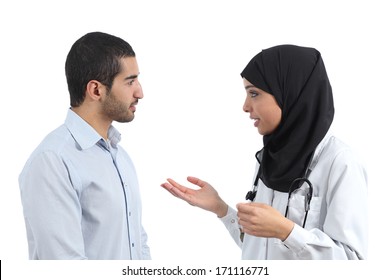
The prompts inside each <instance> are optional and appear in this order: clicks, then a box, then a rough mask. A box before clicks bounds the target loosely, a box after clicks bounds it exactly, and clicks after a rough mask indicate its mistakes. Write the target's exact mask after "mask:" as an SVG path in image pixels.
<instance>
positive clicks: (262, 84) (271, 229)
mask: <svg viewBox="0 0 390 280" xmlns="http://www.w3.org/2000/svg"><path fill="white" fill-rule="evenodd" d="M241 76H242V78H243V82H244V87H245V90H246V99H245V103H244V107H243V109H244V111H245V112H247V113H249V114H250V118H251V119H253V120H254V126H255V127H257V129H258V131H259V133H260V134H261V135H263V143H264V146H263V149H262V150H260V151H259V152H257V153H256V158H257V161H258V164H257V166H256V176H255V182H254V186H253V189H252V190H251V191H250V192H249V193H248V195H247V199H249V200H252V202H248V203H239V204H237V211H236V210H234V209H233V208H232V207H230V206H228V205H227V204H226V203H225V202H224V201H223V200H222V199H221V198H220V197H219V195H218V193H217V192H216V191H215V189H214V188H213V187H212V186H211V185H210V184H208V183H207V182H205V181H202V180H200V179H198V178H195V177H188V181H189V182H190V183H193V184H195V185H197V186H199V187H200V189H197V190H195V189H191V188H187V187H185V186H183V185H180V184H178V183H177V182H175V181H174V180H172V179H168V180H167V181H168V182H166V183H163V184H162V185H161V186H162V187H164V188H165V189H167V190H168V191H169V192H170V193H172V194H173V195H175V196H177V197H179V198H181V199H183V200H185V201H187V202H188V203H190V204H191V205H194V206H198V207H200V208H203V209H205V210H208V211H211V212H213V213H215V214H217V216H218V217H219V218H220V219H221V221H222V222H223V223H224V224H225V226H226V228H227V229H228V230H229V232H230V234H231V236H232V237H233V239H234V240H235V242H236V243H237V244H238V245H239V246H240V247H241V248H242V258H243V259H364V258H366V257H367V233H368V225H367V220H368V217H367V178H366V172H365V169H364V167H363V166H362V165H361V163H360V162H359V161H358V159H357V158H356V157H355V155H354V154H353V151H351V149H350V148H349V147H348V146H347V145H345V144H344V143H342V142H341V141H340V140H338V139H337V138H335V137H334V136H332V135H331V133H330V132H329V128H330V126H331V123H332V120H333V115H334V107H333V96H332V89H331V86H330V83H329V80H328V77H327V74H326V70H325V66H324V63H323V61H322V58H321V54H320V53H319V52H318V51H317V50H315V49H313V48H306V47H298V46H293V45H281V46H276V47H272V48H269V49H265V50H263V51H262V52H260V53H259V54H257V55H256V56H255V57H254V58H253V59H252V60H251V61H250V62H249V63H248V65H247V66H246V67H245V69H244V70H243V71H242V73H241Z"/></svg>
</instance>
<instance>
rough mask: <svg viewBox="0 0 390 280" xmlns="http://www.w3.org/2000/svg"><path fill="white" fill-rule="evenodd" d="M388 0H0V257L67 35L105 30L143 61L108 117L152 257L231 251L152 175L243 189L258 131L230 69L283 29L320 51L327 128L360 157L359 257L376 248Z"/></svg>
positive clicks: (179, 258)
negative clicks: (364, 186)
mask: <svg viewBox="0 0 390 280" xmlns="http://www.w3.org/2000/svg"><path fill="white" fill-rule="evenodd" d="M385 2H386V1H379V0H370V1H356V0H355V1H281V0H275V1H269V0H266V1H265V0H264V1H263V0H258V1H250V0H241V1H229V0H225V1H222V0H219V1H211V0H210V1H200V0H198V1H174V0H164V1H147V0H144V1H130V0H128V1H119V0H111V1H100V0H94V1H73V0H72V1H43V0H36V1H28V0H22V1H12V2H11V1H2V3H1V4H0V30H1V33H0V34H1V43H0V47H1V52H0V70H1V72H0V81H1V84H0V85H1V96H2V97H1V100H2V104H1V105H2V106H1V110H0V114H1V116H0V121H1V138H0V141H1V143H0V144H1V146H0V147H1V149H2V153H1V157H0V161H1V165H0V167H1V173H0V174H1V182H2V183H1V186H0V190H1V195H0V207H1V212H0V215H1V216H0V217H1V220H0V221H1V231H0V234H1V236H0V259H2V260H3V261H8V263H10V265H11V267H12V268H14V267H17V265H14V266H13V265H12V264H19V263H22V264H25V260H26V259H27V258H28V252H27V242H26V234H25V226H24V221H23V215H22V206H21V203H20V195H19V188H18V182H17V178H18V175H19V173H20V171H21V169H22V167H23V165H24V163H25V161H26V160H27V158H28V156H29V155H30V153H31V152H32V150H33V149H34V148H35V147H36V146H37V145H38V143H39V142H40V141H41V140H42V138H43V137H44V136H45V135H46V134H47V133H48V132H50V131H51V130H53V129H55V128H56V127H57V126H59V125H60V124H62V123H63V121H64V119H65V116H66V112H67V109H68V107H69V95H68V92H67V85H66V80H65V74H64V63H65V59H66V55H67V53H68V51H69V49H70V47H71V45H72V44H73V43H74V41H75V40H77V39H78V38H79V37H81V36H82V35H84V34H85V33H87V32H91V31H103V32H108V33H111V34H113V35H116V36H119V37H121V38H123V39H125V40H127V41H128V42H129V43H130V44H131V45H132V47H133V48H134V50H135V52H136V55H137V60H138V64H139V67H140V71H141V75H140V81H141V83H142V86H143V89H144V94H145V97H144V99H143V100H141V101H140V102H139V106H138V109H137V112H136V118H135V120H134V121H133V122H132V123H129V124H114V125H115V126H116V127H117V128H118V129H119V130H120V131H121V133H122V142H121V143H122V146H124V147H125V149H126V150H127V151H128V152H129V154H130V155H131V157H132V158H133V161H134V162H135V165H136V168H137V171H138V176H139V181H140V186H141V192H142V198H143V211H144V212H143V213H144V221H143V223H144V226H145V228H146V230H147V232H148V234H149V245H150V247H151V253H152V257H153V259H154V263H158V262H165V261H169V262H172V263H180V262H200V263H209V264H210V263H213V262H224V261H226V262H238V261H239V260H240V251H239V249H238V247H237V246H236V245H235V244H234V242H233V241H232V240H231V238H230V236H229V234H228V232H227V231H226V230H225V228H224V226H223V225H222V223H220V222H219V221H218V220H217V219H216V217H215V216H214V215H213V214H211V213H207V212H204V211H202V210H200V209H196V208H193V207H190V206H188V205H187V204H186V203H185V202H183V201H179V200H176V199H175V198H173V197H172V196H171V195H170V194H169V193H167V192H166V191H165V190H164V189H162V188H161V187H160V184H161V183H162V182H164V180H165V179H166V178H167V177H172V178H174V179H177V180H178V181H179V182H182V183H185V179H186V176H187V175H193V176H198V177H200V178H202V179H204V180H206V181H208V182H210V183H211V184H212V185H213V186H214V187H215V188H216V189H217V190H218V191H219V193H220V195H221V196H222V197H223V198H224V199H225V200H226V201H227V202H228V203H229V204H230V205H232V206H235V204H236V203H238V202H241V201H243V200H244V196H245V194H246V192H247V191H248V189H249V188H250V187H251V184H252V176H253V173H254V166H255V159H254V153H255V152H256V151H257V150H259V149H260V148H261V146H262V139H261V136H260V135H259V134H258V133H257V130H256V129H255V128H254V127H253V122H252V121H251V120H249V117H248V115H247V114H246V113H244V112H243V111H242V104H243V101H244V97H245V91H244V89H243V86H242V81H241V78H240V75H239V74H240V72H241V70H242V69H243V67H245V65H246V64H247V62H248V61H249V60H250V59H251V58H252V57H253V56H254V55H255V54H257V53H258V52H259V51H261V50H262V49H264V48H268V47H271V46H273V45H277V44H285V43H288V44H296V45H302V46H311V47H315V48H317V49H318V50H319V51H320V52H321V53H322V56H323V59H324V62H325V65H326V68H327V71H328V76H329V79H330V81H331V84H332V87H333V93H334V99H335V108H336V115H335V120H334V124H333V128H332V129H333V131H334V133H335V134H336V135H337V136H338V137H339V138H341V139H342V140H344V141H345V142H346V143H348V144H349V145H350V146H352V147H353V148H354V149H355V150H356V151H357V152H358V153H359V154H360V155H361V157H362V159H363V160H364V161H365V162H366V166H367V170H368V174H369V202H370V243H369V263H375V262H376V261H377V260H381V259H382V258H383V257H385V256H386V255H387V249H388V241H387V234H386V230H385V228H388V226H387V225H386V224H388V215H387V206H388V199H389V197H390V196H389V187H390V184H389V179H388V170H387V169H388V168H387V167H388V166H389V164H388V162H389V156H390V154H389V152H388V143H389V136H388V131H389V124H388V121H389V116H388V111H389V100H390V98H389V94H390V91H389V80H390V78H389V74H390V73H389V72H390V71H389V65H390V59H389V58H390V56H389V50H390V44H389V40H388V39H387V38H386V37H388V26H390V22H389V21H390V20H389V16H388V15H389V8H387V7H386V6H385ZM385 34H387V35H385ZM346 199H353V198H352V197H351V198H346ZM385 254H386V255H385ZM6 264H7V262H5V263H4V267H7V266H6Z"/></svg>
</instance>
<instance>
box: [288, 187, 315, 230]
mask: <svg viewBox="0 0 390 280" xmlns="http://www.w3.org/2000/svg"><path fill="white" fill-rule="evenodd" d="M305 203H306V202H305V196H303V195H299V194H292V195H291V197H290V202H289V206H288V213H287V218H288V219H290V220H291V221H293V222H294V223H296V224H298V225H299V226H301V227H302V226H303V223H304V219H305V215H306V210H305ZM321 205H322V197H312V199H311V201H310V205H309V211H308V212H307V217H306V224H305V228H306V229H312V228H320V211H321Z"/></svg>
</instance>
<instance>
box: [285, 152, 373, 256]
mask: <svg viewBox="0 0 390 280" xmlns="http://www.w3.org/2000/svg"><path fill="white" fill-rule="evenodd" d="M324 176H328V180H327V183H328V191H327V192H326V194H325V199H326V202H325V203H326V204H325V205H326V209H323V210H322V211H326V216H325V220H324V224H323V228H322V229H318V228H314V229H311V230H306V229H304V228H302V227H300V226H299V225H295V226H294V229H293V231H292V232H291V234H290V235H289V236H288V238H287V239H286V240H285V241H284V244H285V245H286V246H287V247H288V248H289V249H290V250H293V252H294V253H295V254H296V255H297V257H298V258H299V259H365V258H366V257H367V247H368V245H367V240H368V199H367V175H366V171H365V169H364V167H363V165H362V164H360V162H359V161H358V160H357V159H356V158H355V156H354V154H353V153H352V151H350V150H343V151H341V152H339V153H338V154H337V155H336V156H335V158H334V161H333V163H332V166H331V169H330V172H329V174H328V175H327V174H324Z"/></svg>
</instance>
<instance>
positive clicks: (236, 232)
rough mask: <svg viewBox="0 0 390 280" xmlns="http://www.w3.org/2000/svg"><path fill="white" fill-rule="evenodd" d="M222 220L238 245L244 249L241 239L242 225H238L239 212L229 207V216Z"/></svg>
mask: <svg viewBox="0 0 390 280" xmlns="http://www.w3.org/2000/svg"><path fill="white" fill-rule="evenodd" d="M220 220H221V222H222V223H223V224H224V225H225V227H226V229H227V230H228V231H229V233H230V235H231V236H232V238H233V239H234V241H235V242H236V244H237V245H238V246H239V247H240V248H242V241H241V238H240V236H241V230H240V225H239V224H238V216H237V211H236V210H234V209H233V208H232V207H230V206H229V208H228V212H227V214H226V215H225V216H224V217H222V218H220Z"/></svg>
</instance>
